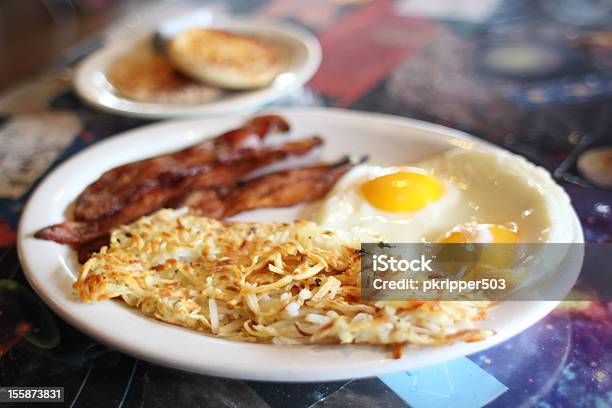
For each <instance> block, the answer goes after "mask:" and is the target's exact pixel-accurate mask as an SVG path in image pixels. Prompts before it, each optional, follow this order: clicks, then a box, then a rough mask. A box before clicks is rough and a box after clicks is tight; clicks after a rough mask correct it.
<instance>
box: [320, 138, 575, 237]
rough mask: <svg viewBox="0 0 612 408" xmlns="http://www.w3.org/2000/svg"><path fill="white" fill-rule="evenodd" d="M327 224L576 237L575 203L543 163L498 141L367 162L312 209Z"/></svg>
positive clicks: (382, 230)
mask: <svg viewBox="0 0 612 408" xmlns="http://www.w3.org/2000/svg"><path fill="white" fill-rule="evenodd" d="M309 216H310V218H311V219H312V220H314V221H316V222H318V223H319V224H321V225H324V226H327V227H330V228H337V229H344V230H348V231H360V230H361V231H363V230H367V231H374V232H376V233H378V234H380V236H381V238H382V239H383V240H385V241H387V242H441V243H471V242H473V243H476V242H483V243H517V242H534V243H536V242H571V241H572V239H573V227H572V223H571V222H569V220H571V217H572V212H571V206H570V204H569V199H568V197H567V195H566V194H565V192H564V191H563V190H562V189H561V187H559V186H558V185H557V184H556V183H555V182H554V181H553V180H552V178H551V177H550V174H549V173H548V172H546V171H545V170H544V169H541V168H538V167H536V166H534V165H533V164H531V163H529V162H528V161H527V160H525V159H524V158H522V157H520V156H516V155H513V154H510V153H506V152H500V151H496V150H492V149H482V150H464V149H458V148H457V149H451V150H449V151H447V152H445V153H442V154H440V155H437V156H434V157H431V158H429V159H426V160H423V161H421V162H419V163H416V164H414V165H411V166H398V167H380V166H371V165H361V166H358V167H356V168H355V169H353V170H351V171H350V172H349V173H347V174H346V175H345V176H344V177H343V178H342V179H340V180H339V181H338V183H337V184H336V186H335V187H334V189H333V190H332V191H331V192H330V193H329V194H328V196H327V197H326V198H325V199H323V200H322V201H321V202H320V203H318V205H317V206H316V207H315V208H313V209H311V211H310V214H309Z"/></svg>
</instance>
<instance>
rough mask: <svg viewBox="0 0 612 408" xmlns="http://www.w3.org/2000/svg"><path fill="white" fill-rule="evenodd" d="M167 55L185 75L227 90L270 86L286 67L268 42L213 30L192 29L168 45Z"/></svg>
mask: <svg viewBox="0 0 612 408" xmlns="http://www.w3.org/2000/svg"><path fill="white" fill-rule="evenodd" d="M167 53H168V58H169V59H170V61H171V63H172V64H173V65H174V66H175V67H176V68H177V69H178V70H180V71H181V72H183V73H184V74H185V75H187V76H189V77H191V78H194V79H196V80H198V81H202V82H204V83H207V84H210V85H213V86H217V87H220V88H223V89H230V90H245V89H254V88H261V87H264V86H266V85H269V84H270V83H271V82H272V81H273V80H274V78H275V77H276V76H277V75H278V74H279V73H280V72H281V71H282V70H283V68H284V67H285V65H286V61H285V60H286V57H285V55H284V53H283V51H282V50H281V49H279V47H278V46H276V45H274V44H272V43H270V42H269V41H265V40H262V39H258V38H254V37H251V36H248V35H243V34H239V33H231V32H227V31H222V30H216V29H205V28H191V29H189V30H187V31H185V32H183V33H181V34H179V35H177V36H176V37H175V38H173V39H172V40H171V41H170V43H169V44H168V50H167Z"/></svg>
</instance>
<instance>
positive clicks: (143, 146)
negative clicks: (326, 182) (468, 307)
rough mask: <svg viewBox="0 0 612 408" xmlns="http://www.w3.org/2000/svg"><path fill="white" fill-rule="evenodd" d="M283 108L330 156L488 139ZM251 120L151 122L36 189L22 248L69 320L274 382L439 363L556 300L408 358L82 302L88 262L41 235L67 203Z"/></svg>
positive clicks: (505, 315) (532, 317)
mask: <svg viewBox="0 0 612 408" xmlns="http://www.w3.org/2000/svg"><path fill="white" fill-rule="evenodd" d="M278 113H280V114H282V115H284V116H285V117H287V118H288V120H289V122H290V123H291V125H292V131H291V135H290V137H304V136H308V135H312V134H320V135H322V136H323V137H324V139H325V145H324V147H323V149H322V150H321V151H320V153H319V157H317V159H323V160H330V161H331V160H336V159H338V158H339V157H342V156H344V155H346V154H348V153H354V154H364V153H367V154H368V155H369V156H370V162H371V163H376V164H381V165H399V164H406V163H410V162H414V161H416V160H418V159H421V158H424V157H425V156H428V155H430V154H433V153H437V152H441V151H444V150H447V149H449V148H451V147H459V148H463V149H471V148H472V147H474V146H476V145H478V144H481V143H482V142H480V141H478V140H477V139H475V138H474V137H472V136H469V135H467V134H465V133H462V132H459V131H456V130H453V129H448V128H445V127H442V126H437V125H433V124H429V123H425V122H420V121H417V120H411V119H404V118H399V117H393V116H387V115H380V114H371V113H360V112H350V111H341V110H334V109H288V110H280V111H279V112H278ZM243 121H244V117H239V116H234V117H225V118H213V119H199V120H189V121H174V122H167V123H161V124H155V125H151V126H146V127H142V128H139V129H135V130H132V131H129V132H126V133H124V134H122V135H118V136H116V137H113V138H110V139H108V140H106V141H103V142H99V143H97V144H95V145H94V146H92V147H90V148H88V149H86V150H84V151H83V152H81V153H79V154H77V155H75V156H74V157H72V158H70V159H69V160H67V161H66V162H65V163H63V164H62V165H61V166H59V167H58V168H57V169H56V170H55V171H53V172H52V173H51V174H50V175H49V176H48V177H47V178H46V179H45V180H44V181H43V182H42V183H41V184H40V186H39V187H38V188H37V189H36V191H35V192H34V194H33V195H32V197H31V199H30V201H29V202H28V204H27V206H26V208H25V211H24V213H23V216H22V219H21V224H20V226H19V231H18V246H19V257H20V259H21V263H22V266H23V269H24V271H25V274H26V277H27V278H28V280H29V282H30V284H31V285H32V287H33V288H34V290H36V292H37V293H38V294H39V295H40V296H41V298H42V299H43V300H44V301H45V302H46V303H47V304H48V305H49V306H50V307H51V308H52V309H53V310H54V311H55V312H56V313H57V314H58V315H59V316H61V317H62V318H63V319H65V320H66V321H67V322H69V323H70V324H72V325H74V326H75V327H77V328H78V329H80V330H82V331H83V332H85V333H87V334H88V335H90V336H92V337H94V338H96V339H98V340H99V341H101V342H103V343H106V344H108V345H109V346H111V347H114V348H117V349H119V350H121V351H123V352H125V353H128V354H132V355H135V356H137V357H139V358H142V359H145V360H148V361H153V362H156V363H159V364H164V365H168V366H173V367H178V368H181V369H184V370H189V371H195V372H200V373H206V374H211V375H217V376H224V377H233V378H242V379H251V380H267V381H330V380H338V379H344V378H356V377H365V376H371V375H376V374H381V373H385V372H392V371H399V370H411V369H415V368H418V367H421V366H426V365H429V364H434V363H438V362H441V361H445V360H449V359H453V358H456V357H460V356H463V355H466V354H470V353H474V352H476V351H479V350H483V349H485V348H488V347H491V346H492V345H494V344H496V343H499V342H501V341H503V340H506V339H508V338H509V337H511V336H513V335H515V334H517V333H519V332H521V331H522V330H524V329H526V328H527V327H529V326H530V325H532V324H533V323H535V322H536V321H538V320H539V319H541V318H542V317H544V316H545V315H546V314H548V313H549V312H550V311H551V310H552V309H553V308H554V307H555V306H556V305H557V303H558V302H552V301H548V302H536V301H529V302H502V303H500V304H498V305H497V306H496V307H494V308H493V309H492V310H491V313H490V316H489V317H488V318H487V319H485V320H483V321H482V322H480V323H479V324H480V325H481V326H483V327H488V328H491V329H494V330H495V331H496V332H497V335H495V336H493V337H492V338H490V339H488V340H486V341H483V342H477V343H457V344H453V345H450V346H443V347H436V348H429V347H424V348H418V349H408V350H407V351H406V353H405V355H404V357H402V358H401V359H398V360H393V359H392V358H391V357H390V353H389V350H388V349H387V348H385V347H369V346H353V345H333V346H314V345H313V346H279V345H265V344H249V343H240V342H236V341H229V340H222V339H219V338H215V337H211V336H208V335H205V334H203V333H199V332H196V331H191V330H188V329H184V328H181V327H177V326H172V325H169V324H166V323H162V322H159V321H156V320H153V319H150V318H147V317H144V316H142V315H141V314H140V313H139V312H138V311H136V310H134V309H131V308H129V307H127V306H126V305H125V304H124V303H123V302H117V301H105V302H99V303H94V304H83V303H81V302H80V301H78V300H77V298H76V297H75V295H74V294H73V293H72V289H71V284H72V283H73V282H74V281H75V279H76V276H77V275H78V271H79V266H78V263H77V262H76V259H75V254H74V251H71V250H70V249H69V248H68V247H66V246H62V245H59V244H56V243H54V242H50V241H42V240H38V239H35V238H33V235H32V234H33V233H34V232H35V231H37V230H38V229H40V228H42V227H45V226H47V225H50V224H54V223H57V222H60V221H62V220H64V219H66V213H67V208H68V207H69V206H70V204H71V203H72V201H73V200H74V199H75V197H76V196H77V195H78V194H79V193H80V192H81V191H82V190H83V188H84V187H85V186H87V185H88V184H89V183H91V182H92V181H94V180H95V179H97V178H98V177H99V176H100V174H101V173H102V172H103V171H105V170H108V169H110V168H112V167H115V166H117V165H119V164H122V163H126V162H131V161H134V160H137V159H141V158H145V157H149V156H152V155H156V154H159V153H162V152H167V151H172V150H175V149H178V148H181V147H184V146H187V145H190V144H193V143H194V142H196V141H198V140H201V139H202V138H205V137H209V136H214V135H216V134H218V133H220V132H222V131H225V130H228V129H231V128H233V127H235V126H237V125H239V124H240V123H242V122H243ZM169 135H170V136H169ZM311 160H312V158H311ZM299 211H300V208H289V209H266V210H256V211H251V212H248V213H245V214H244V215H241V216H240V217H239V218H241V219H250V220H260V221H271V220H276V221H291V220H293V219H294V218H295V217H296V216H297V214H298V213H299ZM573 215H574V216H573V218H574V219H573V220H571V222H573V224H574V233H575V239H574V242H582V241H583V238H582V230H581V227H580V223H579V222H578V219H577V217H576V216H575V213H573ZM574 255H575V256H571V257H567V258H568V259H569V260H568V261H567V262H565V263H564V264H562V265H561V266H560V267H559V270H560V271H562V273H567V274H568V275H565V276H568V277H567V279H565V281H566V282H574V280H575V278H576V276H577V274H578V272H579V270H580V266H581V264H582V254H577V255H576V254H574ZM572 277H573V278H572Z"/></svg>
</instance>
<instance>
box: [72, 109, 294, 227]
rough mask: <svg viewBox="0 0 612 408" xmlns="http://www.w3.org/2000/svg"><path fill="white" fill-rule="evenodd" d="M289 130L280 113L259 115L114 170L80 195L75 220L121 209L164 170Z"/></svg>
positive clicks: (208, 158) (194, 164) (197, 164)
mask: <svg viewBox="0 0 612 408" xmlns="http://www.w3.org/2000/svg"><path fill="white" fill-rule="evenodd" d="M287 130H289V125H288V124H287V122H286V121H285V120H284V119H283V118H281V117H280V116H276V115H267V116H258V117H255V118H253V119H251V120H249V121H248V122H246V123H245V124H244V125H243V126H242V127H241V128H238V129H235V130H232V131H229V132H226V133H224V134H222V135H220V136H218V137H216V138H214V139H210V140H205V141H204V142H201V143H199V144H196V145H194V146H191V147H188V148H186V149H183V150H179V151H177V152H173V153H169V154H164V155H160V156H156V157H152V158H149V159H145V160H140V161H137V162H133V163H128V164H125V165H123V166H119V167H116V168H114V169H111V170H109V171H107V172H105V173H104V174H102V176H100V178H99V179H98V180H96V181H95V182H93V183H92V184H90V185H89V186H87V188H85V190H84V191H83V192H82V193H81V195H80V196H79V197H78V198H77V200H76V203H75V208H74V219H75V220H77V221H98V220H100V219H101V218H104V217H109V216H111V215H113V214H114V213H116V212H118V211H120V210H121V209H123V207H125V206H126V205H128V203H130V202H132V201H136V200H138V199H139V198H140V197H141V196H142V195H143V194H146V193H147V192H149V191H151V190H154V189H155V188H156V187H157V186H158V184H159V183H158V181H159V177H160V176H161V175H163V174H164V173H174V172H180V171H185V170H187V169H190V168H193V167H202V166H205V165H206V164H208V163H211V162H214V161H218V160H222V159H223V158H228V157H230V158H231V157H232V156H233V155H235V152H237V151H240V150H244V149H256V148H259V147H261V145H262V141H263V139H264V138H265V137H266V136H267V135H268V134H270V133H273V132H279V131H280V132H285V131H287Z"/></svg>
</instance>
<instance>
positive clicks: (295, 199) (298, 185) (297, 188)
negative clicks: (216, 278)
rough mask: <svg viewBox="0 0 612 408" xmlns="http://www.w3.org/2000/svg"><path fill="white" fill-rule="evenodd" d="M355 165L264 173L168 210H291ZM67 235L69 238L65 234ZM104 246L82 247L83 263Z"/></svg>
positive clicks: (217, 213) (180, 200) (212, 213)
mask: <svg viewBox="0 0 612 408" xmlns="http://www.w3.org/2000/svg"><path fill="white" fill-rule="evenodd" d="M363 160H364V159H362V161H363ZM355 164H356V163H354V162H351V161H350V160H349V159H348V158H346V159H343V160H341V161H339V162H337V163H334V164H331V165H319V166H312V167H304V168H297V169H289V170H282V171H277V172H273V173H269V174H264V175H262V176H260V177H257V178H254V179H252V180H250V181H247V182H245V183H242V184H241V185H240V186H236V187H233V188H232V187H224V188H206V189H201V190H194V191H190V192H188V193H186V194H184V195H183V196H181V197H177V198H175V199H173V200H171V201H169V202H168V203H167V207H170V208H181V207H190V208H191V209H192V210H194V211H196V212H197V213H198V214H199V215H202V216H205V217H210V218H217V219H222V218H226V217H230V216H232V215H236V214H238V213H240V212H243V211H247V210H254V209H257V208H266V207H288V206H291V205H295V204H299V203H306V202H309V201H313V200H316V199H318V198H321V197H322V196H323V195H325V194H326V193H327V192H328V191H329V190H330V189H331V188H332V187H333V185H334V184H335V183H336V181H338V179H339V178H340V177H341V176H342V175H344V174H345V173H346V172H347V171H348V170H349V169H351V167H353V166H354V165H355ZM64 224H66V223H64ZM60 225H62V224H60ZM86 232H87V231H85V233H86ZM75 233H77V234H78V233H83V231H75ZM63 234H64V235H65V232H63ZM104 245H108V235H106V234H105V235H104V236H103V237H102V238H98V239H95V240H94V241H92V242H89V243H86V244H84V245H82V246H81V247H79V248H78V251H79V262H85V261H86V260H87V259H89V257H91V255H92V254H93V253H94V252H97V251H98V250H100V248H101V247H102V246H104Z"/></svg>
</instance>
